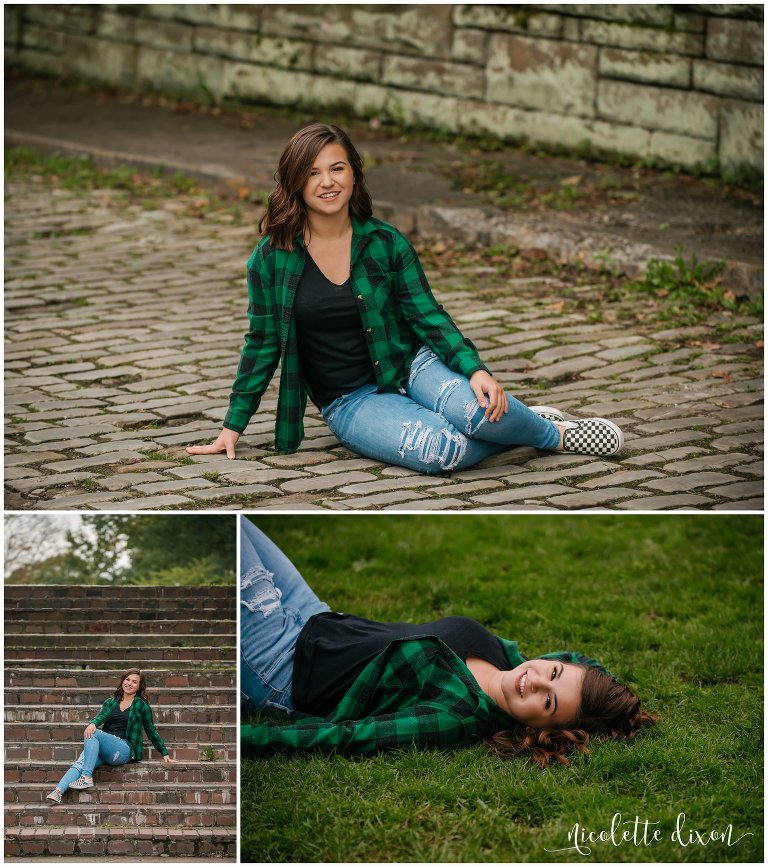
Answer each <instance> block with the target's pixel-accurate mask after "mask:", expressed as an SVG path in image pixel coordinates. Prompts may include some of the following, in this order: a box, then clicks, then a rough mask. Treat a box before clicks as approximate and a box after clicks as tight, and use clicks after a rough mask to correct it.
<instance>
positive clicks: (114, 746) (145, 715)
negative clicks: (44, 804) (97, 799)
mask: <svg viewBox="0 0 768 867" xmlns="http://www.w3.org/2000/svg"><path fill="white" fill-rule="evenodd" d="M97 726H101V728H100V729H99V728H97ZM142 727H143V728H144V731H146V733H147V736H148V737H149V739H150V741H152V745H153V746H154V747H155V749H156V750H158V751H159V752H160V753H161V754H162V756H163V761H164V762H165V763H166V764H170V763H171V762H172V759H171V757H170V756H169V755H168V749H167V747H166V746H165V744H164V743H163V740H162V738H161V737H160V735H159V734H158V733H157V729H156V728H155V724H154V721H153V719H152V708H151V707H150V706H149V702H148V701H147V698H146V686H145V683H144V676H143V675H142V673H141V672H140V671H139V669H138V668H129V669H128V671H126V672H125V674H123V675H122V676H121V677H120V680H119V681H118V684H117V688H116V689H115V694H114V695H113V696H112V698H108V699H107V700H106V701H105V702H104V704H103V705H102V706H101V710H100V711H99V712H98V713H97V714H96V716H95V717H94V718H93V719H92V720H91V722H90V723H89V724H88V726H86V729H85V732H84V733H83V751H82V753H80V757H79V758H78V759H77V761H76V762H75V763H74V764H73V765H72V767H71V768H70V769H69V770H68V771H67V772H66V774H64V776H63V777H62V778H61V780H60V781H59V783H58V785H57V786H56V788H55V789H54V790H53V791H52V792H51V793H50V794H49V795H47V796H46V797H47V798H48V800H50V801H53V802H55V803H57V804H59V803H61V796H62V795H63V794H64V793H65V792H66V791H67V789H90V788H91V787H92V786H93V771H94V768H98V767H99V765H105V764H106V765H113V766H115V765H124V764H126V763H128V762H140V761H141V756H142V753H143V751H144V741H143V738H142V735H141V729H142Z"/></svg>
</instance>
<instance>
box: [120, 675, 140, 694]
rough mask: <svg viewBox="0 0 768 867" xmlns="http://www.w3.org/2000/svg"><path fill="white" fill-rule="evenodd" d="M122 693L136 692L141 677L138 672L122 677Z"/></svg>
mask: <svg viewBox="0 0 768 867" xmlns="http://www.w3.org/2000/svg"><path fill="white" fill-rule="evenodd" d="M121 685H122V688H123V695H136V692H137V691H138V689H139V686H140V685H141V678H140V677H139V675H138V674H128V675H126V676H125V677H124V678H123V682H122V684H121Z"/></svg>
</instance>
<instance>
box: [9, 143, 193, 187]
mask: <svg viewBox="0 0 768 867" xmlns="http://www.w3.org/2000/svg"><path fill="white" fill-rule="evenodd" d="M5 172H6V177H7V178H8V179H9V180H14V179H16V178H23V177H26V176H27V175H29V174H37V175H42V177H44V178H46V179H48V180H51V181H54V182H56V183H57V184H58V185H59V186H61V187H62V188H64V189H66V190H74V191H83V190H98V189H117V190H126V191H127V192H129V193H133V194H134V195H142V196H144V195H148V194H149V193H154V194H155V195H167V196H171V195H178V194H180V193H192V192H195V191H197V189H198V184H197V181H195V180H194V179H193V178H190V177H188V176H187V175H185V174H183V173H182V172H174V173H173V174H170V175H165V174H163V171H162V169H155V170H153V171H152V172H151V173H149V174H142V173H140V172H139V171H138V170H137V169H136V168H135V167H134V166H128V165H118V166H113V167H111V168H104V167H99V166H97V165H96V164H95V163H94V161H93V159H92V158H91V157H90V156H87V155H82V156H73V155H71V154H62V153H52V154H43V153H40V152H39V151H36V150H34V149H33V148H28V147H13V148H8V149H7V150H6V151H5Z"/></svg>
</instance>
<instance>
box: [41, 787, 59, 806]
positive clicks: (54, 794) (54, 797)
mask: <svg viewBox="0 0 768 867" xmlns="http://www.w3.org/2000/svg"><path fill="white" fill-rule="evenodd" d="M45 799H46V801H53V802H54V804H60V803H61V789H60V788H59V787H58V786H56V788H55V789H54V790H53V791H52V792H51V793H50V795H46V796H45Z"/></svg>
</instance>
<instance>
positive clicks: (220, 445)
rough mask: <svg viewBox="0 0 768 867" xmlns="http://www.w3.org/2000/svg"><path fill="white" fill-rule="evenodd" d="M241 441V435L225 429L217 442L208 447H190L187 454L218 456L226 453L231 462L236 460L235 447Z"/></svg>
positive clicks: (217, 438)
mask: <svg viewBox="0 0 768 867" xmlns="http://www.w3.org/2000/svg"><path fill="white" fill-rule="evenodd" d="M239 439H240V434H239V433H237V432H236V431H233V430H230V429H229V428H227V427H225V428H222V429H221V433H220V434H219V435H218V436H217V437H216V440H215V441H214V442H212V443H211V444H210V445H207V446H189V447H188V448H187V454H190V455H217V454H219V452H226V453H227V457H228V458H229V459H230V460H234V458H235V446H236V445H237V441H238V440H239Z"/></svg>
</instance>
